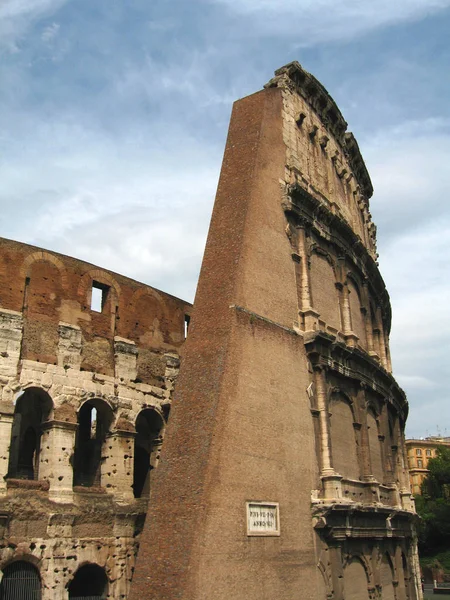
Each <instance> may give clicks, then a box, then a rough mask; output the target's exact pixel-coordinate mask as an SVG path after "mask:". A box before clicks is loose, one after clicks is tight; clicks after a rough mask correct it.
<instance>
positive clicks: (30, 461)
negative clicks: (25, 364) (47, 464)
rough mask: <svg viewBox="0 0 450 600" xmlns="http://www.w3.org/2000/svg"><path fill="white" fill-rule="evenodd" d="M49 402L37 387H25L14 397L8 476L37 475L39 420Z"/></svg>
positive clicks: (45, 417) (42, 420)
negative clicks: (25, 388)
mask: <svg viewBox="0 0 450 600" xmlns="http://www.w3.org/2000/svg"><path fill="white" fill-rule="evenodd" d="M52 408H53V402H52V399H51V398H50V396H49V395H48V394H47V392H44V390H41V389H40V388H28V389H27V390H26V391H25V392H24V393H23V394H22V395H21V396H20V397H19V398H18V400H17V402H16V408H15V411H14V420H13V424H12V429H11V446H10V452H9V467H8V477H12V478H17V479H38V476H39V469H38V467H39V454H40V441H41V434H42V424H43V423H45V421H48V419H49V416H50V413H51V411H52Z"/></svg>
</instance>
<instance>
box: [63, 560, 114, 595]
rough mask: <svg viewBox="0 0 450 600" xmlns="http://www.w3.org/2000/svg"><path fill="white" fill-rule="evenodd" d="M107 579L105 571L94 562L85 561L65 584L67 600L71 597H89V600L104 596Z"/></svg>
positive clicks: (107, 585)
mask: <svg viewBox="0 0 450 600" xmlns="http://www.w3.org/2000/svg"><path fill="white" fill-rule="evenodd" d="M108 588H109V580H108V576H107V575H106V571H105V569H104V568H103V567H100V566H99V565H97V564H96V563H85V564H82V565H81V566H79V567H78V569H77V570H76V571H75V573H74V575H73V577H72V579H71V581H70V582H69V583H68V585H67V590H68V593H69V600H71V599H73V598H77V599H78V598H89V600H94V599H98V600H100V599H102V598H106V597H107V595H108Z"/></svg>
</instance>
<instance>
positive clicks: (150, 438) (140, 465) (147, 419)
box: [133, 408, 166, 498]
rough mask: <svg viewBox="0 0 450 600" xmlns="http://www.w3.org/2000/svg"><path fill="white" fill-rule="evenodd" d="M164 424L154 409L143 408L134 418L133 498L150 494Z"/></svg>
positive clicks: (159, 414) (160, 415) (161, 417)
mask: <svg viewBox="0 0 450 600" xmlns="http://www.w3.org/2000/svg"><path fill="white" fill-rule="evenodd" d="M165 425H166V422H165V420H164V418H163V416H162V414H161V413H160V412H159V411H158V410H157V409H156V408H145V409H143V410H141V411H140V413H139V414H138V415H137V417H136V422H135V428H136V437H135V440H134V470H133V493H134V497H135V498H141V497H142V496H148V495H149V493H150V483H151V471H152V470H153V469H154V468H155V467H156V466H157V464H158V460H159V453H160V450H161V444H162V440H163V437H164V428H165Z"/></svg>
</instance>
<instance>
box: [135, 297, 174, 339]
mask: <svg viewBox="0 0 450 600" xmlns="http://www.w3.org/2000/svg"><path fill="white" fill-rule="evenodd" d="M131 306H133V307H134V310H133V312H132V313H131V311H130V315H129V319H130V320H131V319H133V321H132V322H130V323H129V325H130V337H131V338H132V339H136V340H139V341H140V342H141V343H144V344H145V345H146V346H152V345H156V344H161V343H163V342H165V341H168V340H167V337H168V335H169V327H168V324H167V315H166V306H165V303H164V301H163V298H162V297H161V295H160V294H158V292H157V291H156V290H153V289H150V288H146V289H143V288H141V289H138V290H136V291H135V292H134V294H133V296H132V299H131Z"/></svg>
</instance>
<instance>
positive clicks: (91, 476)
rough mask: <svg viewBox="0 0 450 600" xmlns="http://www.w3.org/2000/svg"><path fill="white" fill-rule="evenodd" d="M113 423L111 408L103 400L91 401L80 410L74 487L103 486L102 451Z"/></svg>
mask: <svg viewBox="0 0 450 600" xmlns="http://www.w3.org/2000/svg"><path fill="white" fill-rule="evenodd" d="M111 422H112V411H111V408H110V407H109V406H108V405H107V404H106V403H105V402H102V401H101V400H89V401H88V402H85V403H84V404H83V406H82V407H81V408H80V410H79V413H78V431H77V437H76V442H75V457H74V473H73V484H74V485H79V486H84V487H92V486H100V485H101V461H102V449H103V445H104V443H105V440H106V436H107V434H108V432H109V428H110V426H111Z"/></svg>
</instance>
